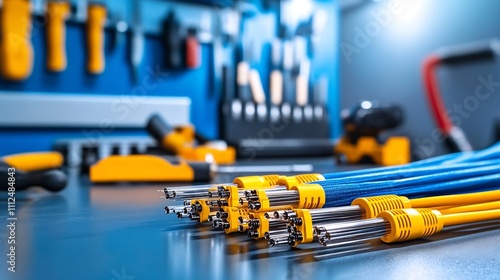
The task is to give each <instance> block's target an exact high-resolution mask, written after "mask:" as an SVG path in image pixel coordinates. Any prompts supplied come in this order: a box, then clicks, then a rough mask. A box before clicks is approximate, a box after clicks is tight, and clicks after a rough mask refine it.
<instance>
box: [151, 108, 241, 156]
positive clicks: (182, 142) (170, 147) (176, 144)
mask: <svg viewBox="0 0 500 280" xmlns="http://www.w3.org/2000/svg"><path fill="white" fill-rule="evenodd" d="M146 128H147V130H148V132H149V133H150V134H151V136H153V137H154V138H155V139H156V140H157V141H158V143H159V144H160V146H161V147H162V148H163V149H165V150H166V151H169V152H171V153H173V154H175V155H178V156H180V157H182V158H184V159H186V160H192V161H206V160H214V161H215V163H217V164H232V163H234V162H235V160H236V150H235V149H234V148H233V147H230V146H227V145H226V144H225V143H223V142H220V141H219V142H208V141H206V140H205V139H201V137H199V136H197V137H196V138H198V140H202V141H199V142H203V143H201V144H199V145H196V143H195V141H194V140H195V136H196V134H195V132H194V130H193V128H192V127H189V126H186V127H181V128H178V129H175V128H173V127H170V126H169V125H168V124H167V122H166V121H165V120H164V119H163V118H161V116H160V115H153V116H152V117H151V118H150V119H149V121H148V124H147V126H146Z"/></svg>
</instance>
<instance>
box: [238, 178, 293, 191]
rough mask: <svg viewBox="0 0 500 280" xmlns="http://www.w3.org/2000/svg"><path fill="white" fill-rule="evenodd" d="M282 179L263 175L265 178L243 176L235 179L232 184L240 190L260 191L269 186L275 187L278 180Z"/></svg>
mask: <svg viewBox="0 0 500 280" xmlns="http://www.w3.org/2000/svg"><path fill="white" fill-rule="evenodd" d="M281 177H283V176H281V175H265V176H244V177H236V178H235V179H234V180H233V183H234V184H236V185H238V188H240V189H261V188H266V187H271V186H276V185H277V182H278V180H279V179H280V178H281Z"/></svg>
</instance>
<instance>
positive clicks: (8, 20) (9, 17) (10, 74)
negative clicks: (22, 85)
mask: <svg viewBox="0 0 500 280" xmlns="http://www.w3.org/2000/svg"><path fill="white" fill-rule="evenodd" d="M30 8H31V7H30V1H28V0H4V1H3V4H2V7H1V9H0V34H2V42H1V44H0V72H1V74H2V76H3V77H4V78H5V79H9V80H14V81H21V80H25V79H27V78H28V77H29V76H30V75H31V72H32V71H33V44H32V43H31V28H32V24H31V14H30V12H31V11H30Z"/></svg>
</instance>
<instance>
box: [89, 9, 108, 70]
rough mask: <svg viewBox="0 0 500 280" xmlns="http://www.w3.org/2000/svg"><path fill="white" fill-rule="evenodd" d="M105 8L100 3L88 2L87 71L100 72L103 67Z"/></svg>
mask: <svg viewBox="0 0 500 280" xmlns="http://www.w3.org/2000/svg"><path fill="white" fill-rule="evenodd" d="M106 16H107V10H106V7H105V6H104V5H101V4H95V3H92V4H89V5H88V7H87V30H86V32H87V56H88V57H87V71H88V72H89V73H90V74H95V75H97V74H101V73H102V72H104V68H105V64H106V63H105V56H104V25H105V23H106Z"/></svg>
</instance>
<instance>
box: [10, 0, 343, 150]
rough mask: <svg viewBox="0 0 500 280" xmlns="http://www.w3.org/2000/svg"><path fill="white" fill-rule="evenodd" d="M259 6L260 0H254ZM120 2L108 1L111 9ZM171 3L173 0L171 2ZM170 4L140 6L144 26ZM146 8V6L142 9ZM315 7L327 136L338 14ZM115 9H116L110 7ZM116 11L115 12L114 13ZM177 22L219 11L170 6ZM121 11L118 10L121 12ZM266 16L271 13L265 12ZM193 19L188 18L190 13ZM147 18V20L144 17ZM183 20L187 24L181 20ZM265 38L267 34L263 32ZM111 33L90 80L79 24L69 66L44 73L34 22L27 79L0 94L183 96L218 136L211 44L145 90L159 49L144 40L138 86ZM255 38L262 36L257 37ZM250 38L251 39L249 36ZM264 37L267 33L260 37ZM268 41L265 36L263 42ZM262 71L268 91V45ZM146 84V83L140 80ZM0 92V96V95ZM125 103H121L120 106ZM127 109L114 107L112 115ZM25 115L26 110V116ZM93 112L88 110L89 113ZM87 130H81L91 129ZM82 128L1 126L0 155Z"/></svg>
mask: <svg viewBox="0 0 500 280" xmlns="http://www.w3.org/2000/svg"><path fill="white" fill-rule="evenodd" d="M257 2H259V1H257ZM118 3H122V2H121V1H113V2H112V4H113V5H114V6H116V5H118ZM127 3H128V2H127ZM173 3H176V2H173ZM173 3H171V2H161V1H158V2H156V1H150V2H149V1H148V2H144V10H143V12H142V17H143V20H144V22H145V28H149V29H151V28H152V27H155V26H156V28H157V27H158V24H159V22H158V21H159V20H160V18H161V17H163V16H164V15H165V13H166V11H168V10H169V9H171V8H172V7H173V6H175V5H177V4H173ZM146 4H147V5H146ZM316 4H317V7H321V8H323V9H325V10H326V11H327V12H328V15H329V18H328V24H327V27H326V28H325V33H324V34H325V37H324V38H323V41H322V45H321V47H320V48H319V49H318V51H317V54H316V56H315V58H314V59H313V61H312V65H313V67H314V68H313V69H312V76H313V78H318V76H319V75H322V74H327V76H328V78H329V80H330V81H329V97H328V100H329V101H328V108H329V111H330V113H331V116H332V136H337V135H338V134H339V122H338V118H337V116H338V102H339V100H338V86H339V85H338V78H337V77H338V48H337V46H338V35H339V33H338V29H339V14H338V4H337V1H319V2H317V3H316ZM114 6H111V8H113V9H114V10H115V11H116V10H119V12H120V13H122V14H123V16H124V19H125V20H127V21H129V20H130V16H131V15H130V13H128V12H126V10H124V9H125V8H124V7H126V5H123V6H121V4H120V6H119V7H118V6H116V7H114ZM115 8H116V9H115ZM118 8H119V9H118ZM174 8H175V10H176V11H177V12H179V16H181V20H183V21H184V22H187V23H189V24H193V22H199V19H198V18H194V19H193V17H198V16H199V15H200V13H202V12H203V10H200V9H210V8H215V9H218V7H216V6H214V7H207V6H200V7H197V6H186V7H183V8H182V9H180V8H176V7H174ZM120 9H121V10H120ZM266 13H267V14H269V13H270V11H267V12H266ZM191 14H192V15H195V16H191V17H189V18H188V16H189V15H191ZM149 15H151V16H149ZM184 19H186V20H184ZM275 29H276V28H275V27H270V26H267V25H266V26H262V29H261V30H267V31H270V32H274V30H275ZM264 33H265V34H268V33H269V32H264ZM113 35H114V34H113V33H112V32H110V31H107V32H106V70H105V71H104V73H102V74H101V75H97V76H92V75H89V74H88V73H87V72H86V69H85V64H86V49H85V44H86V40H85V33H84V28H83V26H82V25H75V24H68V25H67V54H68V68H67V70H66V71H64V72H62V73H57V74H54V73H50V72H48V71H46V70H45V34H44V28H43V26H40V24H35V25H34V28H33V36H32V42H33V45H34V49H35V61H34V69H33V73H32V75H31V76H30V77H29V78H28V79H27V80H26V81H24V82H9V81H5V80H1V79H0V91H16V92H18V93H19V94H29V93H30V92H43V93H53V94H62V93H78V94H82V95H88V94H106V95H116V97H117V99H124V100H127V98H128V97H129V96H130V95H134V94H136V95H147V96H172V97H176V96H187V97H190V98H191V100H192V105H191V121H192V123H193V124H194V125H195V126H196V129H197V130H198V131H199V132H200V133H201V134H203V135H205V136H206V137H209V138H216V137H217V136H218V130H219V128H218V102H219V95H220V93H218V92H212V75H213V73H212V67H213V65H212V58H211V54H212V49H211V45H202V57H203V63H202V65H201V67H200V68H198V69H195V70H185V71H180V72H173V71H166V70H162V73H161V75H160V78H159V80H158V84H157V86H153V87H149V86H148V85H150V83H151V82H152V81H151V72H155V71H156V69H158V68H161V65H162V64H163V51H162V45H161V43H160V41H159V39H158V38H157V37H153V36H147V37H146V42H145V54H144V59H143V63H142V65H141V73H140V78H141V79H140V80H139V82H138V83H137V84H134V83H133V82H132V71H131V68H130V63H129V56H130V46H129V40H128V37H127V35H122V40H121V43H120V44H119V45H118V46H117V47H116V48H114V49H111V48H110V45H111V44H110V43H111V37H112V36H113ZM259 35H261V34H260V33H259ZM253 36H255V35H253ZM265 36H267V35H265ZM265 40H267V38H265ZM257 68H259V69H260V70H261V76H262V81H263V84H264V88H265V89H266V91H267V88H268V70H269V47H268V46H267V47H263V48H262V54H261V62H260V63H259V65H257ZM144 79H145V80H146V81H145V80H144ZM0 94H1V93H0ZM125 103H126V102H125ZM125 109H126V108H123V107H119V108H114V110H115V111H116V112H115V113H116V114H117V116H119V115H120V114H122V113H123V110H125ZM25 113H26V114H29V112H25ZM91 113H92V112H89V114H91ZM92 129H95V128H88V129H86V131H94V132H95V130H92ZM83 131H84V129H81V128H78V129H71V128H67V129H50V130H42V129H37V128H33V129H24V128H23V129H20V128H0V143H1V144H2V145H0V155H5V154H9V153H17V152H28V151H38V150H47V149H50V148H51V146H52V143H53V142H54V140H56V139H58V138H67V137H75V138H81V137H86V135H85V133H84V132H83ZM123 134H127V135H143V134H145V131H144V130H143V129H127V130H123V129H116V130H114V131H113V133H110V134H109V135H110V136H111V135H123Z"/></svg>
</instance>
